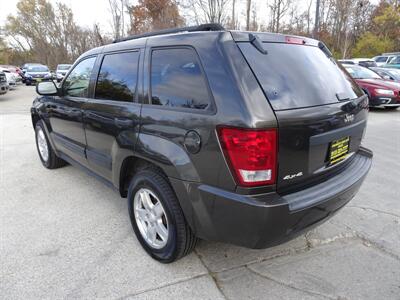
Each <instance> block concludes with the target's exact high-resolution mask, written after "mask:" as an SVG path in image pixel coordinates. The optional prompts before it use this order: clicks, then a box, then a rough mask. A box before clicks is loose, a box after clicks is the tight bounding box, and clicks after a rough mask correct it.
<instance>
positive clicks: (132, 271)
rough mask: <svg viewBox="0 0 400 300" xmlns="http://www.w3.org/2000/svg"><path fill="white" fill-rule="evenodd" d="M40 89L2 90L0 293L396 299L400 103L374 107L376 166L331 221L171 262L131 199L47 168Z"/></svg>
mask: <svg viewBox="0 0 400 300" xmlns="http://www.w3.org/2000/svg"><path fill="white" fill-rule="evenodd" d="M34 95H35V90H34V87H25V86H19V87H18V88H17V90H15V91H11V92H9V93H7V94H6V95H3V96H0V250H1V253H0V260H1V261H0V298H1V299H61V298H84V299H93V298H105V299H121V298H123V299H125V298H127V299H213V300H214V299H327V298H328V299H400V179H399V178H400V160H399V155H400V109H399V110H397V111H384V110H373V111H371V112H370V117H369V124H368V131H367V135H366V139H365V142H364V145H365V146H366V147H368V148H370V149H372V150H373V151H374V154H375V156H374V164H373V167H372V170H371V172H370V174H369V175H368V178H367V179H366V181H365V182H364V185H363V186H362V188H361V190H360V192H359V193H358V194H357V196H356V197H355V198H354V199H353V200H352V201H351V202H350V203H349V204H348V205H347V206H346V207H345V208H344V209H343V210H342V211H341V212H339V213H338V214H337V215H336V216H334V217H333V218H332V219H331V220H330V221H329V222H327V223H325V224H324V225H322V226H320V227H318V228H317V229H315V230H313V231H311V232H309V233H308V234H306V235H304V236H301V237H299V238H297V239H295V240H293V241H291V242H288V243H286V244H283V245H280V246H278V247H274V248H270V249H265V250H249V249H244V248H240V247H235V246H231V245H226V244H220V243H212V242H205V241H201V242H200V244H199V245H198V247H197V248H196V251H195V252H194V253H192V254H191V255H189V256H188V257H185V258H184V259H182V260H180V261H178V262H176V263H174V264H170V265H163V264H160V263H157V262H156V261H154V260H152V259H151V258H149V257H148V256H147V254H146V253H145V252H144V251H143V250H142V249H141V247H140V245H139V242H138V241H137V240H136V238H135V236H134V234H133V231H132V229H131V225H130V222H129V219H128V212H127V204H126V201H125V199H121V198H120V197H119V195H118V194H117V193H115V192H114V191H112V190H111V189H109V188H107V187H106V186H104V185H103V184H102V183H101V182H99V181H97V180H96V179H94V178H92V177H89V176H87V175H86V174H85V173H83V172H81V171H80V170H78V169H76V168H74V167H71V166H67V167H64V168H61V169H58V170H53V171H50V170H47V169H45V168H43V167H42V166H41V164H40V161H39V158H38V155H37V152H36V148H35V143H34V132H33V129H32V125H31V120H30V115H29V108H30V105H31V103H32V100H33V98H34Z"/></svg>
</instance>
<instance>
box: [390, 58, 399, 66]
mask: <svg viewBox="0 0 400 300" xmlns="http://www.w3.org/2000/svg"><path fill="white" fill-rule="evenodd" d="M398 64H400V56H397V57H395V58H392V59H391V60H390V62H389V65H398Z"/></svg>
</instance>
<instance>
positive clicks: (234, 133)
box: [217, 127, 277, 186]
mask: <svg viewBox="0 0 400 300" xmlns="http://www.w3.org/2000/svg"><path fill="white" fill-rule="evenodd" d="M217 131H218V136H219V140H220V143H221V146H222V149H223V151H224V154H225V157H226V159H227V160H228V163H229V164H230V168H231V169H232V172H233V173H234V175H235V177H236V180H237V182H238V184H239V185H241V186H260V185H268V184H274V183H275V180H276V165H277V163H276V159H277V153H276V152H277V132H276V129H268V130H255V129H243V128H231V127H218V129H217Z"/></svg>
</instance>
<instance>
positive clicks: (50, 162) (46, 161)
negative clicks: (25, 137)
mask: <svg viewBox="0 0 400 300" xmlns="http://www.w3.org/2000/svg"><path fill="white" fill-rule="evenodd" d="M35 139H36V148H37V150H38V154H39V158H40V161H41V162H42V165H43V166H44V167H45V168H47V169H57V168H60V167H63V166H65V165H66V162H65V161H64V160H62V159H61V158H59V157H57V155H56V154H55V152H54V150H53V148H52V147H51V144H50V143H49V139H48V137H47V135H46V131H45V129H44V125H43V121H38V122H37V123H36V125H35ZM45 148H46V149H47V150H45ZM45 153H47V154H45Z"/></svg>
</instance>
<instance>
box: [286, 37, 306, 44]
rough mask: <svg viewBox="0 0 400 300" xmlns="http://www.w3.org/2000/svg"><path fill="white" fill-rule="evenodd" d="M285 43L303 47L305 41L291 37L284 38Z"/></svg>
mask: <svg viewBox="0 0 400 300" xmlns="http://www.w3.org/2000/svg"><path fill="white" fill-rule="evenodd" d="M285 41H286V43H287V44H298V45H304V44H305V43H306V41H305V40H304V39H302V38H298V37H293V36H286V37H285Z"/></svg>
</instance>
